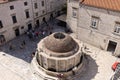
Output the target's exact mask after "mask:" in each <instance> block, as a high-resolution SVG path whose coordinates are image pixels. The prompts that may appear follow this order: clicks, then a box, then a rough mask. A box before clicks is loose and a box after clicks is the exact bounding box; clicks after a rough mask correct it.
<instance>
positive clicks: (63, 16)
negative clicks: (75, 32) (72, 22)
mask: <svg viewBox="0 0 120 80" xmlns="http://www.w3.org/2000/svg"><path fill="white" fill-rule="evenodd" d="M66 16H67V15H65V14H64V15H61V16H59V17H57V18H56V19H58V20H60V21H64V22H66Z"/></svg>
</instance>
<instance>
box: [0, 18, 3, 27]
mask: <svg viewBox="0 0 120 80" xmlns="http://www.w3.org/2000/svg"><path fill="white" fill-rule="evenodd" d="M0 28H3V24H2V21H1V20H0Z"/></svg>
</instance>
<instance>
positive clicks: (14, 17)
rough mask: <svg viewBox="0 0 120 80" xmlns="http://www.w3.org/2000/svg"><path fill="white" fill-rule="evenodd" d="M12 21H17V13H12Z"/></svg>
mask: <svg viewBox="0 0 120 80" xmlns="http://www.w3.org/2000/svg"><path fill="white" fill-rule="evenodd" d="M12 21H13V23H17V19H16V15H12Z"/></svg>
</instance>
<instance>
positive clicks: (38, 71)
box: [31, 56, 87, 80]
mask: <svg viewBox="0 0 120 80" xmlns="http://www.w3.org/2000/svg"><path fill="white" fill-rule="evenodd" d="M86 63H87V61H86V58H85V57H84V56H83V60H82V62H81V64H80V65H79V66H78V67H79V70H77V73H74V72H73V70H72V72H73V74H72V75H70V76H67V77H61V76H62V75H58V77H55V76H51V75H48V74H46V71H48V70H44V69H42V68H41V67H40V66H39V64H38V63H37V60H36V57H34V58H33V60H32V62H31V70H32V72H33V73H34V75H35V76H36V77H37V78H38V80H72V79H74V78H76V77H77V78H78V77H79V76H80V74H82V71H83V70H84V69H85V66H86ZM58 74H60V73H59V72H58ZM65 74H67V72H66V73H65Z"/></svg>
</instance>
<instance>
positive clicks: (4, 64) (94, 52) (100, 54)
mask: <svg viewBox="0 0 120 80" xmlns="http://www.w3.org/2000/svg"><path fill="white" fill-rule="evenodd" d="M50 26H53V28H54V30H53V32H58V31H63V32H64V28H61V27H59V26H56V25H55V24H50ZM38 31H39V29H38ZM23 40H25V42H26V46H25V48H24V49H20V44H21V42H22V41H23ZM39 41H40V38H39V39H35V41H31V40H30V39H29V38H28V37H27V36H26V35H25V34H24V35H21V36H19V37H17V38H15V39H14V40H11V41H9V42H8V43H7V44H5V45H3V46H1V47H0V50H1V51H0V80H37V79H36V78H35V76H34V75H33V74H32V72H31V70H30V62H31V59H32V57H31V53H32V52H34V51H35V50H36V47H37V43H38V42H39ZM9 44H13V45H14V50H9ZM86 45H87V47H88V48H89V50H88V51H87V61H88V64H87V66H86V69H85V70H84V71H83V73H82V74H81V75H80V76H78V77H77V78H76V79H74V80H109V79H110V77H111V76H112V74H113V71H112V70H111V65H112V64H113V63H114V62H115V61H120V59H118V58H116V57H114V56H112V55H111V53H110V52H106V51H102V50H100V49H98V48H95V47H93V46H90V45H88V44H86Z"/></svg>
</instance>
